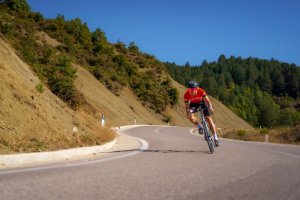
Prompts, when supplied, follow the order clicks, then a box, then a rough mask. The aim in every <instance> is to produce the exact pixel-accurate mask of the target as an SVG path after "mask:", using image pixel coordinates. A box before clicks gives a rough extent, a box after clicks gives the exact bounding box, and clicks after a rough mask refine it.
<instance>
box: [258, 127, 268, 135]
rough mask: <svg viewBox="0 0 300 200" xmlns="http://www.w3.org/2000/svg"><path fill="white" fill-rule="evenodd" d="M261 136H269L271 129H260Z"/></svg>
mask: <svg viewBox="0 0 300 200" xmlns="http://www.w3.org/2000/svg"><path fill="white" fill-rule="evenodd" d="M259 132H260V133H261V134H263V135H267V134H269V129H267V128H262V129H260V131H259Z"/></svg>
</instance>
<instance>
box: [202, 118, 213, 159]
mask: <svg viewBox="0 0 300 200" xmlns="http://www.w3.org/2000/svg"><path fill="white" fill-rule="evenodd" d="M203 127H204V137H206V142H207V145H208V148H209V151H210V153H211V154H213V153H214V150H215V144H214V141H213V139H212V135H211V133H210V131H209V129H208V126H207V123H206V121H204V124H203Z"/></svg>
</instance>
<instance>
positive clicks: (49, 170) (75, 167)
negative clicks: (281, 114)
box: [0, 126, 300, 200]
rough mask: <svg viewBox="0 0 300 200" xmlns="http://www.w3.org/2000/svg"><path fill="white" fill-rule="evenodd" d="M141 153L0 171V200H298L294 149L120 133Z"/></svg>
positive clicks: (146, 130) (173, 130)
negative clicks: (209, 144) (135, 141)
mask: <svg viewBox="0 0 300 200" xmlns="http://www.w3.org/2000/svg"><path fill="white" fill-rule="evenodd" d="M121 132H122V133H124V134H126V135H131V136H134V137H138V138H141V139H142V140H140V142H141V143H142V146H141V148H142V149H140V150H139V149H138V148H139V147H138V148H136V147H135V148H126V149H121V150H120V149H119V150H116V149H111V150H110V152H108V153H106V154H105V155H103V156H100V157H97V159H93V160H87V161H80V162H78V161H77V162H72V163H60V164H52V165H48V166H39V167H33V168H25V169H15V170H6V171H5V170H3V171H0V199H1V200H10V199H11V200H17V199H22V200H23V199H25V200H27V199H33V200H37V199H39V200H41V199H47V200H48V199H70V200H71V199H72V200H76V199H78V200H83V199H103V200H110V199H116V200H122V199H127V200H141V199H151V200H155V199H162V200H166V199H172V200H173V199H178V200H184V199H192V200H193V199H195V200H199V199H239V200H240V199H243V200H244V199H251V200H253V199H272V200H275V199H280V200H282V199H295V200H296V199H297V200H298V199H300V148H299V147H295V146H288V145H278V144H265V143H254V142H241V141H234V140H226V139H221V146H220V147H219V148H217V149H216V151H215V153H214V154H212V155H211V154H209V153H208V147H207V144H206V142H205V141H204V139H203V137H202V136H198V135H193V134H191V133H190V129H189V128H179V127H162V126H145V127H136V128H132V129H126V130H123V131H121Z"/></svg>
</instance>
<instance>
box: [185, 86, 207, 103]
mask: <svg viewBox="0 0 300 200" xmlns="http://www.w3.org/2000/svg"><path fill="white" fill-rule="evenodd" d="M205 96H206V92H205V90H203V89H202V88H199V87H197V88H189V89H188V90H187V91H186V92H185V94H184V101H185V102H186V101H190V102H191V103H200V102H201V101H202V100H203V97H205Z"/></svg>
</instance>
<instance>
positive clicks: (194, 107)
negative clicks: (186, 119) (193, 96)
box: [189, 101, 211, 116]
mask: <svg viewBox="0 0 300 200" xmlns="http://www.w3.org/2000/svg"><path fill="white" fill-rule="evenodd" d="M199 107H201V108H202V110H203V114H204V116H210V115H211V113H210V111H209V109H208V107H207V105H206V103H205V102H204V101H202V102H200V103H190V107H189V109H190V110H191V111H192V113H195V112H197V109H198V108H199Z"/></svg>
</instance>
